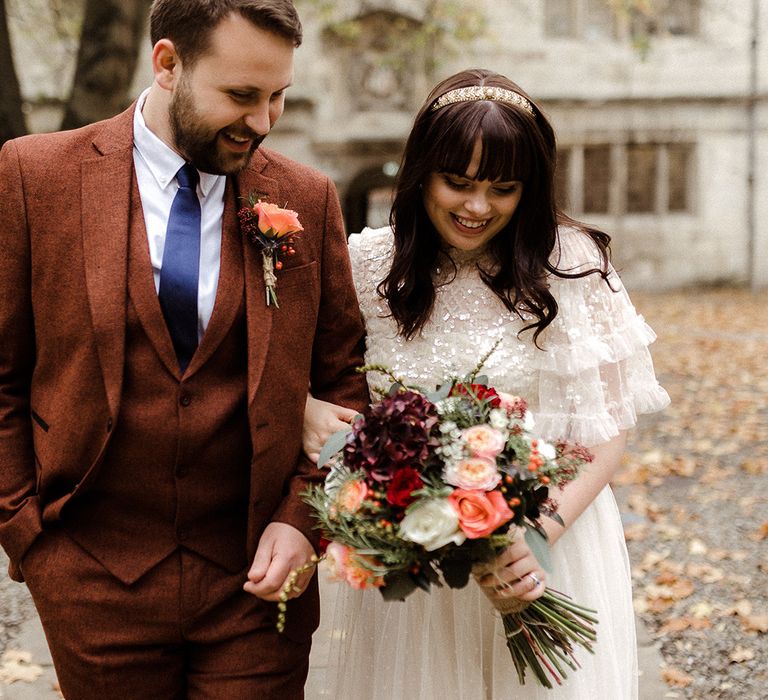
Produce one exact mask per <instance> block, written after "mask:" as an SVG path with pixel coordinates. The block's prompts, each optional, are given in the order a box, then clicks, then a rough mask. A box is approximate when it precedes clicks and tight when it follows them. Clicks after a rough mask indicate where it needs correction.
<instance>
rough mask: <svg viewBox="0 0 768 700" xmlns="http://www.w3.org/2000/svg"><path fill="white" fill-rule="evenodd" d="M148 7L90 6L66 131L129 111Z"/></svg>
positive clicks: (142, 2) (107, 2) (112, 0)
mask: <svg viewBox="0 0 768 700" xmlns="http://www.w3.org/2000/svg"><path fill="white" fill-rule="evenodd" d="M150 5H151V0H86V5H85V18H84V20H83V32H82V36H81V38H80V48H79V51H78V54H77V67H76V69H75V79H74V82H73V85H72V92H71V93H70V96H69V100H68V101H67V108H66V111H65V113H64V118H63V120H62V124H61V128H62V129H74V128H77V127H79V126H84V125H85V124H90V123H92V122H95V121H98V120H100V119H106V118H107V117H111V116H114V115H115V114H117V113H118V112H120V111H122V110H123V109H125V107H127V106H128V104H129V102H130V100H131V97H132V96H131V95H129V90H130V87H131V81H132V80H133V75H134V72H135V71H136V63H137V61H138V56H139V48H140V47H139V44H140V42H141V40H142V38H143V37H144V27H145V23H146V20H147V16H148V13H149V6H150Z"/></svg>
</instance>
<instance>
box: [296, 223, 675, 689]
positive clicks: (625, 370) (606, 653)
mask: <svg viewBox="0 0 768 700" xmlns="http://www.w3.org/2000/svg"><path fill="white" fill-rule="evenodd" d="M559 241H560V245H559V247H558V249H557V250H556V251H555V253H554V254H553V262H555V263H556V264H557V266H558V268H559V269H562V270H577V269H584V268H587V267H594V266H595V265H596V264H597V263H598V260H599V259H598V256H597V250H596V248H595V246H594V244H593V243H592V241H591V239H589V238H588V237H587V236H586V235H585V234H583V233H581V232H579V231H577V230H575V229H561V230H560V232H559ZM391 247H392V234H391V231H390V230H389V229H388V228H386V229H378V230H370V229H366V230H365V231H363V233H362V234H358V235H354V236H352V237H351V238H350V254H351V257H352V267H353V272H354V278H355V285H356V287H357V293H358V296H359V299H360V307H361V309H362V312H363V315H364V318H365V323H366V327H367V333H368V341H367V352H366V360H367V362H369V363H380V364H383V365H386V366H388V367H390V368H391V369H392V370H393V371H394V373H395V374H396V375H398V376H401V377H404V378H405V379H406V380H407V381H408V383H410V384H414V385H418V386H421V387H425V388H433V387H434V386H435V384H436V383H437V382H439V381H440V380H442V379H444V378H446V377H448V376H451V375H454V376H464V375H465V374H467V373H468V372H469V371H471V370H472V369H473V368H474V367H475V365H476V364H477V362H478V360H479V358H481V357H482V356H483V355H485V354H486V353H487V352H488V351H489V350H490V349H491V348H492V347H493V345H494V343H496V341H497V340H498V339H499V338H501V339H502V342H501V344H500V346H499V347H498V348H497V350H496V351H495V352H494V353H493V354H492V355H491V357H490V358H489V359H488V361H487V362H486V364H485V366H484V369H483V374H485V375H487V376H488V377H489V379H490V381H491V384H493V385H494V386H496V387H497V388H499V389H502V390H504V391H507V392H510V393H513V394H517V395H519V396H522V397H524V398H526V399H527V400H528V402H529V406H530V409H531V410H532V412H533V413H534V416H535V419H536V432H537V433H539V435H540V436H541V437H544V438H547V439H551V440H555V439H559V438H562V439H566V440H570V441H576V442H580V443H581V444H583V445H587V446H590V445H596V444H598V443H601V442H605V441H607V440H609V439H610V438H612V437H614V436H615V435H616V434H617V433H618V431H619V430H622V429H625V428H630V427H631V426H633V425H634V424H635V422H636V416H637V414H638V413H644V412H649V411H655V410H658V409H660V408H663V407H664V406H665V405H666V404H667V403H668V401H669V398H668V396H667V394H666V392H665V391H664V390H663V389H662V388H661V387H660V386H659V384H658V383H657V381H656V377H655V375H654V372H653V365H652V363H651V358H650V355H649V352H648V349H647V346H648V345H649V344H650V343H651V342H652V341H653V340H654V338H655V336H654V334H653V331H652V330H651V329H650V328H649V327H648V326H647V325H646V324H645V322H644V321H643V319H642V317H641V316H639V315H638V314H637V313H636V312H635V310H634V308H633V306H632V304H631V302H630V301H629V298H628V296H627V294H626V292H625V291H624V288H623V287H622V285H621V282H620V280H619V278H618V276H617V275H616V274H615V273H613V274H612V275H611V284H612V286H613V288H614V289H615V290H617V291H616V292H613V291H611V289H609V287H608V286H607V285H606V283H605V282H604V281H603V280H602V279H601V278H600V277H599V276H598V275H589V276H587V277H583V278H578V279H563V278H558V277H554V276H553V277H552V279H551V291H552V293H553V294H554V296H555V298H556V299H557V302H558V306H559V312H558V315H557V317H556V319H555V321H554V322H553V323H552V324H551V325H550V326H549V327H548V328H547V329H546V330H545V331H544V332H543V333H542V334H541V335H540V337H539V345H540V346H541V348H542V349H538V348H536V346H534V344H533V342H532V338H531V337H532V333H531V332H525V333H523V334H522V336H520V337H518V331H519V330H520V329H521V328H522V327H523V326H524V325H525V324H524V322H522V321H521V319H520V318H518V317H517V316H515V315H513V314H511V313H509V312H508V311H507V310H506V309H505V308H504V306H503V305H502V304H501V302H500V301H499V300H498V298H497V297H496V296H495V295H494V294H493V293H492V292H491V290H490V289H488V288H487V287H486V286H485V285H484V284H483V283H482V281H481V280H480V278H479V275H478V271H477V263H478V260H477V256H474V255H472V254H470V255H467V254H466V253H461V252H459V251H453V257H454V258H455V259H456V261H457V263H458V269H457V271H456V274H455V277H454V274H453V268H452V266H450V265H447V266H446V268H448V269H444V270H441V271H439V273H438V275H439V277H440V279H441V280H443V281H445V282H447V283H446V284H444V285H442V286H439V287H438V288H437V298H436V300H435V305H434V310H433V312H432V315H431V319H430V322H429V323H428V324H427V325H426V326H425V328H424V329H423V331H422V333H421V334H420V335H418V336H417V337H415V338H414V339H412V340H410V341H405V340H403V339H402V338H401V337H399V336H398V335H397V329H396V326H395V323H394V322H393V320H392V319H391V318H389V317H387V308H386V305H385V303H384V302H383V300H382V299H381V298H380V297H379V296H378V294H377V292H376V286H377V285H378V283H379V282H380V281H381V279H382V278H383V276H384V274H385V273H386V271H387V270H388V266H389V264H390V254H391ZM382 381H386V380H382V378H381V377H378V376H369V382H370V383H372V384H376V383H377V382H378V383H379V384H381V383H382ZM551 553H552V566H553V572H552V573H551V574H550V575H549V578H548V583H549V585H550V586H551V587H552V588H554V589H557V590H559V591H562V592H565V593H568V594H569V595H571V596H572V597H573V598H574V599H575V600H576V601H578V602H580V603H583V604H585V605H587V606H589V607H592V608H595V609H596V610H597V611H598V615H599V619H600V622H599V625H598V641H597V644H596V647H595V654H594V655H590V654H589V653H587V652H585V651H584V650H582V649H579V650H577V657H578V660H579V662H580V664H581V669H579V670H578V671H576V672H569V677H568V679H567V680H566V681H565V682H564V684H563V686H561V687H558V688H555V689H553V690H546V689H544V688H541V687H540V686H538V684H537V683H536V681H535V680H534V678H533V677H532V676H531V674H530V672H529V674H528V677H527V683H526V684H525V685H524V686H521V685H520V683H519V682H518V680H517V676H516V673H515V670H514V666H513V664H512V660H511V658H510V656H509V652H508V650H507V648H506V646H505V641H504V634H503V630H502V627H501V624H500V621H499V618H498V615H496V614H495V613H494V611H493V610H492V608H491V606H490V604H489V603H488V601H487V600H486V599H485V596H484V595H483V594H482V593H481V592H480V590H479V588H478V587H477V586H476V585H475V584H474V583H473V582H472V581H470V583H469V585H468V586H467V587H465V588H463V589H460V590H454V589H450V588H447V587H443V588H437V589H435V588H433V590H432V592H431V593H429V594H426V593H424V592H423V591H417V592H416V593H414V594H412V595H411V596H409V597H408V598H407V599H406V600H405V601H404V602H402V603H399V602H394V603H385V602H384V601H383V600H382V598H381V595H380V593H379V592H378V591H375V590H372V591H363V592H360V591H354V590H352V589H351V588H349V587H347V586H346V585H344V584H340V583H330V582H327V581H324V580H323V579H324V575H323V572H322V570H321V573H320V577H321V597H322V598H321V604H322V608H321V609H322V621H321V627H320V629H319V630H318V632H317V633H316V636H315V646H316V651H315V652H314V656H313V657H312V664H313V665H314V666H316V667H317V668H316V669H314V670H313V673H312V676H313V678H314V679H316V681H319V683H318V682H315V683H314V684H313V686H311V687H308V690H307V697H308V698H309V699H310V700H314V699H315V698H332V699H333V700H501V699H507V698H508V699H510V700H520V699H531V700H534V699H539V698H541V699H542V700H544V699H550V700H551V699H552V698H557V699H558V700H560V699H566V698H567V699H568V700H597V699H598V698H599V699H600V700H602V699H605V700H631V699H633V698H637V654H636V642H635V625H634V615H633V610H632V594H631V579H630V570H629V561H628V557H627V550H626V547H625V544H624V537H623V532H622V526H621V521H620V518H619V512H618V509H617V507H616V501H615V500H614V497H613V493H612V492H611V489H610V487H606V488H605V489H604V490H603V491H602V492H601V493H600V494H599V495H598V497H597V498H596V499H595V501H594V502H593V503H592V504H591V505H590V506H589V507H588V508H587V509H586V511H585V512H584V513H583V514H582V515H581V517H580V518H579V519H578V520H577V521H576V522H575V523H573V524H572V525H571V526H570V527H569V528H568V530H567V531H566V532H565V534H564V535H563V536H562V537H561V538H560V540H559V541H558V542H557V543H556V544H555V545H554V546H553V547H552V551H551ZM320 656H322V658H319V657H320ZM326 664H327V667H326V668H325V670H323V669H322V668H319V666H321V665H322V666H326ZM318 686H319V687H318Z"/></svg>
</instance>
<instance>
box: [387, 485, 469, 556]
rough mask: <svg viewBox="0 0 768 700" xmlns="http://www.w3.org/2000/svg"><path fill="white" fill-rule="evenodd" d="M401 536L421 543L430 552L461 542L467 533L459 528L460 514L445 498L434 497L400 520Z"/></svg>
mask: <svg viewBox="0 0 768 700" xmlns="http://www.w3.org/2000/svg"><path fill="white" fill-rule="evenodd" d="M400 537H402V538H403V539H404V540H408V541H409V542H415V543H416V544H420V545H421V546H422V547H424V549H426V550H427V551H428V552H432V551H434V550H435V549H440V547H443V546H444V545H446V544H448V543H449V542H453V543H454V544H461V543H462V542H463V541H464V540H465V539H467V537H466V535H465V534H464V533H463V532H462V531H461V530H460V529H459V516H458V515H457V513H456V511H455V510H454V508H453V506H451V504H450V503H448V501H447V500H445V499H437V498H432V499H430V500H428V501H424V502H423V503H420V504H419V505H418V506H416V507H415V508H414V509H413V510H411V511H409V512H408V514H407V515H406V516H405V517H404V518H403V519H402V520H401V521H400Z"/></svg>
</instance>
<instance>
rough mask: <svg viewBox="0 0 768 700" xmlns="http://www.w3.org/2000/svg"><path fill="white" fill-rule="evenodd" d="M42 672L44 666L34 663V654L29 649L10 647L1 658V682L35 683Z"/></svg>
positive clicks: (7, 683) (8, 683)
mask: <svg viewBox="0 0 768 700" xmlns="http://www.w3.org/2000/svg"><path fill="white" fill-rule="evenodd" d="M42 673H43V668H42V666H38V665H37V664H33V663H32V654H30V653H29V652H28V651H18V650H14V649H9V650H7V651H6V652H5V653H4V654H3V656H2V658H0V683H4V684H6V685H10V684H11V683H16V682H17V681H23V682H25V683H34V682H35V681H36V680H37V679H38V678H39V677H40V676H41V675H42Z"/></svg>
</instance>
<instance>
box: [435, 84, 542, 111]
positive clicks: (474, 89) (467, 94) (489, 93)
mask: <svg viewBox="0 0 768 700" xmlns="http://www.w3.org/2000/svg"><path fill="white" fill-rule="evenodd" d="M479 100H492V101H493V102H505V103H506V104H510V105H515V107H519V108H520V109H523V110H525V111H526V112H528V114H530V115H531V116H532V117H533V116H535V112H534V111H533V105H532V104H531V103H530V102H529V101H528V100H526V99H525V97H523V96H522V95H521V94H520V93H517V92H512V90H507V89H505V88H500V87H490V86H487V85H473V86H471V87H463V88H457V89H456V90H449V91H448V92H446V93H445V94H444V95H440V97H438V98H437V100H435V103H434V104H433V105H432V108H431V109H430V111H431V112H436V111H437V110H438V109H440V108H441V107H445V106H446V105H452V104H456V103H457V102H477V101H479Z"/></svg>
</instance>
